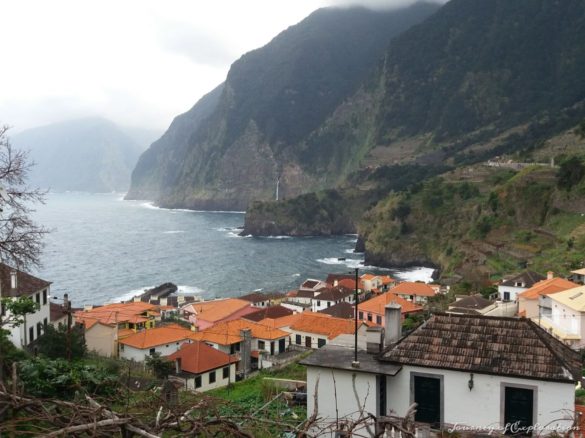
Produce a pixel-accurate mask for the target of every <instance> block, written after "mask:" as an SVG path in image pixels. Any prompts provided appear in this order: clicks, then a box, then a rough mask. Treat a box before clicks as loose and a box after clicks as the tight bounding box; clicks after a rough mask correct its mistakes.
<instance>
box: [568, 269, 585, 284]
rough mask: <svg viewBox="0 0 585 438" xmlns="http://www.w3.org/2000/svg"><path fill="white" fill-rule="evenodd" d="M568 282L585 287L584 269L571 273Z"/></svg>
mask: <svg viewBox="0 0 585 438" xmlns="http://www.w3.org/2000/svg"><path fill="white" fill-rule="evenodd" d="M569 280H570V281H572V282H573V283H577V284H581V285H585V268H581V269H577V270H575V271H571V275H570V276H569Z"/></svg>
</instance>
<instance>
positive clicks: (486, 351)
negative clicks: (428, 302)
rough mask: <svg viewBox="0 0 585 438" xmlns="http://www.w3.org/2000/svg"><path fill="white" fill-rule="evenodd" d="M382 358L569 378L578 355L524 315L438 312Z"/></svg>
mask: <svg viewBox="0 0 585 438" xmlns="http://www.w3.org/2000/svg"><path fill="white" fill-rule="evenodd" d="M381 360H384V361H388V362H392V363H399V364H404V365H416V366H423V367H430V368H442V369H453V370H459V371H465V372H477V373H484V374H496V375H504V376H516V377H523V378H533V379H541V380H553V381H569V382H573V381H575V380H577V379H580V377H581V365H582V363H581V358H580V355H579V353H578V352H576V351H573V350H571V349H570V348H569V347H567V346H566V345H564V344H563V343H562V342H560V341H559V340H557V339H555V338H554V337H553V336H551V335H550V334H548V333H547V332H546V331H545V330H543V329H541V328H540V327H538V326H537V325H536V324H535V323H533V322H532V321H530V320H529V319H526V318H504V317H486V316H471V315H453V314H437V315H434V316H433V317H431V319H429V320H428V321H426V322H425V323H424V324H423V325H421V326H420V327H418V328H417V329H415V330H414V331H413V332H412V333H411V334H409V335H408V336H406V337H404V338H402V340H400V341H399V342H398V343H397V344H395V345H394V346H393V347H391V348H390V349H389V350H388V351H387V352H385V353H384V354H383V355H382V357H381Z"/></svg>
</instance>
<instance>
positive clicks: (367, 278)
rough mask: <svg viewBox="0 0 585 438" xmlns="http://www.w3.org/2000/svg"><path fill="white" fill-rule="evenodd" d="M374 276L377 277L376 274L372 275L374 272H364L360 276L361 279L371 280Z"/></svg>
mask: <svg viewBox="0 0 585 438" xmlns="http://www.w3.org/2000/svg"><path fill="white" fill-rule="evenodd" d="M376 277H377V275H374V274H364V275H362V276H361V277H360V278H361V279H362V280H372V279H374V278H376Z"/></svg>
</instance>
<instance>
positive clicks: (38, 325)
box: [0, 263, 51, 347]
mask: <svg viewBox="0 0 585 438" xmlns="http://www.w3.org/2000/svg"><path fill="white" fill-rule="evenodd" d="M50 287H51V283H50V282H48V281H45V280H41V279H40V278H37V277H33V276H32V275H30V274H27V273H26V272H22V271H19V270H17V269H14V268H12V267H11V266H8V265H6V264H4V263H0V296H1V297H2V298H10V299H18V298H20V297H29V298H31V299H32V300H33V301H35V302H36V303H37V304H38V305H39V309H38V310H37V311H35V312H34V313H29V314H28V315H26V317H25V321H24V323H23V324H21V325H20V326H8V327H4V328H6V329H7V330H9V331H10V340H11V341H12V343H13V344H14V345H16V346H17V347H26V346H28V345H30V344H31V342H34V341H35V340H36V339H37V338H39V337H40V336H41V335H42V334H43V333H44V328H45V327H46V326H47V324H49V321H50V318H51V316H50V304H49V297H50ZM0 311H1V314H2V319H7V318H9V317H10V313H9V312H8V310H7V309H6V308H4V306H3V307H2V309H1V310H0Z"/></svg>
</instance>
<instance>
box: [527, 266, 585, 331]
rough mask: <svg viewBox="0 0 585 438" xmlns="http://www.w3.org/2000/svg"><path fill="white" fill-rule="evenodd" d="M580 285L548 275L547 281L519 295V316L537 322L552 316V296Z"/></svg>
mask: <svg viewBox="0 0 585 438" xmlns="http://www.w3.org/2000/svg"><path fill="white" fill-rule="evenodd" d="M577 286H578V285H577V284H575V283H573V282H571V281H569V280H565V279H564V278H560V277H555V276H554V274H553V273H552V272H548V273H547V278H546V280H541V281H539V282H538V283H535V284H534V285H533V286H532V287H531V288H530V289H528V290H525V291H524V292H522V293H520V294H518V315H520V316H524V317H526V318H531V319H533V320H537V319H538V318H539V317H542V316H545V317H549V316H550V315H551V300H550V295H552V294H556V293H558V292H562V291H564V290H567V289H572V288H574V287H577Z"/></svg>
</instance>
